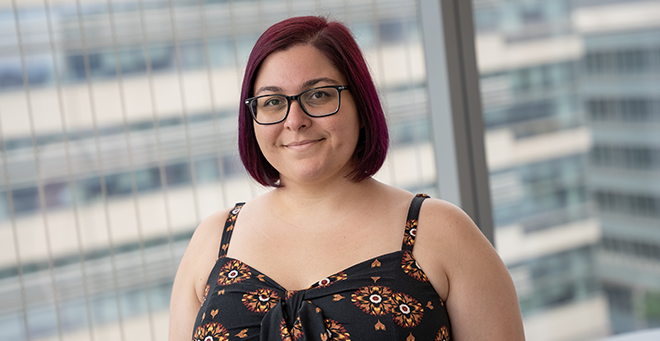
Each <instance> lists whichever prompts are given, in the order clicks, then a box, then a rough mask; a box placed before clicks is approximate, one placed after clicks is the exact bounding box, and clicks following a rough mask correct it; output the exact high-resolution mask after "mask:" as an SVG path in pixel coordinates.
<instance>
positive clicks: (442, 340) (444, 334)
mask: <svg viewBox="0 0 660 341" xmlns="http://www.w3.org/2000/svg"><path fill="white" fill-rule="evenodd" d="M449 340H451V337H450V336H449V329H447V326H442V328H440V330H438V335H437V336H436V337H435V341H449Z"/></svg>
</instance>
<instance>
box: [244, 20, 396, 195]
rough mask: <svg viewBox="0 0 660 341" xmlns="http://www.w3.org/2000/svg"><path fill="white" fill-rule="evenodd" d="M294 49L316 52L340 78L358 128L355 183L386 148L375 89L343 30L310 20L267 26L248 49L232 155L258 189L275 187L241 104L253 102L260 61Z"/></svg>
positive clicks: (274, 175) (275, 177)
mask: <svg viewBox="0 0 660 341" xmlns="http://www.w3.org/2000/svg"><path fill="white" fill-rule="evenodd" d="M295 45H310V46H313V47H315V48H317V49H318V50H319V51H320V52H321V53H322V54H323V55H324V56H325V57H326V58H328V60H329V61H330V62H331V63H332V65H333V66H334V67H335V68H337V70H339V72H341V74H342V75H344V77H345V78H346V80H347V83H348V84H346V85H348V86H349V89H350V92H351V95H352V96H353V99H354V101H355V105H356V108H357V112H358V117H359V119H360V123H361V125H362V128H361V129H360V136H359V138H358V144H357V146H356V148H355V151H354V152H353V162H354V164H355V169H353V171H352V172H351V173H350V174H349V176H350V177H351V179H352V180H353V181H355V182H359V181H362V180H364V179H366V178H368V177H370V176H372V175H374V174H375V173H376V172H377V171H378V170H379V169H380V167H381V166H382V165H383V162H384V161H385V156H386V155H387V148H388V145H389V134H388V132H387V125H386V123H385V115H384V113H383V108H382V106H381V104H380V100H379V98H378V93H377V92H376V87H375V86H374V83H373V80H372V79H371V74H369V69H368V67H367V64H366V62H365V61H364V57H363V56H362V52H361V51H360V48H359V47H358V45H357V43H356V42H355V39H353V36H352V35H351V32H350V31H349V30H348V29H347V28H346V26H344V25H343V24H341V23H339V22H332V21H331V22H328V20H326V19H325V18H323V17H315V16H309V17H295V18H290V19H286V20H284V21H281V22H279V23H277V24H275V25H273V26H271V27H270V28H268V29H267V30H266V31H265V32H264V33H263V34H262V35H261V37H259V39H258V40H257V42H256V44H255V45H254V48H252V52H251V53H250V58H249V59H248V62H247V66H246V69H245V75H244V77H243V87H242V89H241V102H240V103H241V106H240V110H239V117H238V120H239V121H238V150H239V152H240V155H241V160H242V161H243V165H244V166H245V169H246V170H247V171H248V173H250V175H251V176H252V177H253V178H254V179H255V180H257V182H259V183H260V184H262V185H264V186H275V187H278V186H279V185H278V183H277V182H278V180H279V178H280V175H279V172H278V171H277V170H276V169H275V168H274V167H273V166H272V165H271V164H270V163H269V162H268V161H267V160H266V158H265V157H264V155H263V154H262V153H261V149H260V148H259V145H258V144H257V139H256V137H255V135H254V121H253V120H252V116H251V115H250V112H249V110H248V107H247V106H246V105H245V104H244V103H245V100H246V99H247V98H250V97H252V96H253V87H254V81H255V79H256V76H257V73H258V72H259V67H260V66H261V63H262V62H263V61H264V59H266V57H268V56H269V55H270V54H271V53H273V52H275V51H281V50H286V49H288V48H290V47H293V46H295Z"/></svg>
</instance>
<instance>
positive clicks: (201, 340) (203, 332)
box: [193, 322, 229, 341]
mask: <svg viewBox="0 0 660 341" xmlns="http://www.w3.org/2000/svg"><path fill="white" fill-rule="evenodd" d="M227 340H229V331H227V328H225V327H224V326H223V325H222V324H220V323H218V322H209V323H207V324H204V325H201V326H199V327H197V328H196V329H195V332H194V333H193V341H227Z"/></svg>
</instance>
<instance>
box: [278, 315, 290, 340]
mask: <svg viewBox="0 0 660 341" xmlns="http://www.w3.org/2000/svg"><path fill="white" fill-rule="evenodd" d="M280 336H281V337H282V341H292V340H291V333H289V328H287V327H286V321H284V319H282V320H281V321H280Z"/></svg>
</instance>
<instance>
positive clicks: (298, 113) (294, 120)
mask: <svg viewBox="0 0 660 341" xmlns="http://www.w3.org/2000/svg"><path fill="white" fill-rule="evenodd" d="M311 124H312V118H311V117H309V116H308V115H307V114H305V111H303V109H302V107H301V106H300V103H298V101H296V100H292V101H291V107H290V108H289V115H288V116H287V117H286V120H284V126H285V127H286V128H287V129H289V130H293V131H298V130H301V129H304V128H308V127H309V126H310V125H311Z"/></svg>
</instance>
